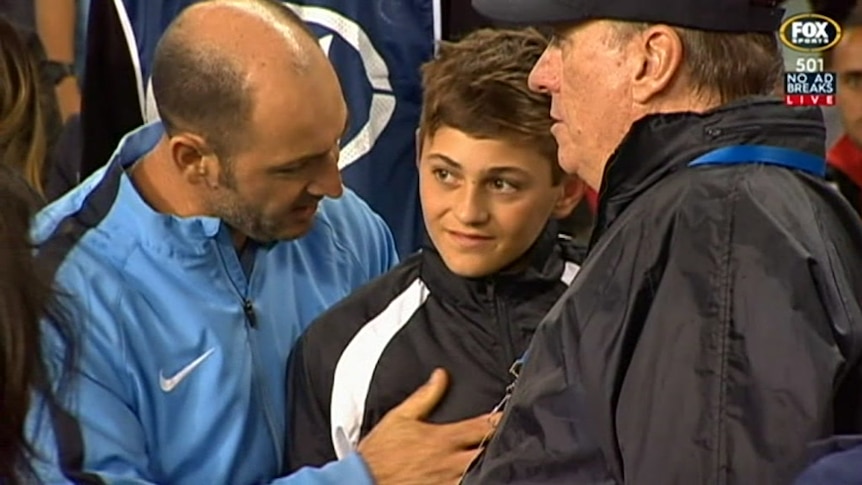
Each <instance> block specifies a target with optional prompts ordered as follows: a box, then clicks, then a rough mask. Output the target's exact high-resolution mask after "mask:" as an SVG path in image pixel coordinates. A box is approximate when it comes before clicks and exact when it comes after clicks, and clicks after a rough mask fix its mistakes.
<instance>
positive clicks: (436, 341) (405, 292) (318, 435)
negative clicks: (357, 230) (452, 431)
mask: <svg viewBox="0 0 862 485" xmlns="http://www.w3.org/2000/svg"><path fill="white" fill-rule="evenodd" d="M583 257H584V250H583V249H580V248H578V247H576V246H575V245H574V244H573V243H572V242H571V241H570V240H568V239H564V238H562V237H560V236H557V235H556V232H555V231H553V230H552V229H551V228H549V229H547V230H546V231H545V232H544V233H543V234H542V235H541V236H540V238H539V240H538V241H537V242H536V243H535V244H534V246H533V248H532V249H531V250H530V251H529V252H528V253H527V255H525V258H527V259H528V261H527V266H526V269H523V270H521V271H517V272H513V271H502V272H500V273H498V274H496V275H494V276H493V277H488V278H484V279H467V278H462V277H459V276H456V275H454V274H453V273H451V272H450V271H449V270H448V268H447V267H446V265H445V264H444V263H443V261H442V259H441V258H440V255H439V254H438V253H437V252H436V251H435V250H434V249H433V248H429V249H425V250H423V251H421V252H419V253H417V254H415V255H413V256H411V257H409V258H408V259H406V260H405V261H403V262H402V263H401V264H400V265H398V266H397V267H395V268H393V269H392V270H390V271H389V272H388V273H386V274H384V275H383V276H381V277H379V278H377V279H375V280H373V281H371V282H370V283H368V284H367V285H366V286H364V287H362V288H360V289H359V290H357V291H356V292H354V293H353V294H351V295H350V296H349V297H348V298H346V299H345V300H342V301H341V302H340V303H338V304H337V305H335V306H334V307H332V308H331V309H330V310H329V311H327V312H326V313H324V314H323V315H322V316H321V317H319V318H318V319H317V320H316V321H315V322H313V323H312V324H311V327H310V328H309V330H308V331H307V332H306V333H305V335H304V336H303V337H302V338H301V339H300V341H299V342H298V343H297V344H296V346H295V348H294V350H293V354H292V356H291V359H290V365H289V369H288V381H289V382H288V385H287V388H288V389H293V390H296V393H295V394H292V395H288V411H287V412H288V417H287V420H288V421H287V422H288V436H287V446H286V448H285V450H286V455H287V456H286V461H285V462H286V463H287V464H288V467H289V471H293V470H296V469H298V468H300V467H303V466H307V465H312V466H319V465H323V464H324V463H326V462H329V461H331V460H334V459H336V458H341V457H343V456H345V455H346V454H348V453H349V452H351V451H353V450H355V449H356V446H357V444H358V443H359V440H360V439H361V438H362V437H364V436H365V435H366V434H367V433H368V432H369V431H370V430H371V428H372V427H373V426H374V425H375V424H377V422H379V421H380V419H381V418H382V417H383V416H384V415H385V414H386V412H387V411H389V410H390V409H392V408H393V407H395V406H396V405H398V404H399V403H400V402H401V401H402V400H404V399H405V398H406V397H407V396H409V395H410V394H411V393H412V392H413V391H414V390H416V388H417V387H419V386H420V385H421V384H423V383H424V382H425V381H426V380H427V379H428V377H429V375H430V374H431V372H432V371H433V370H434V368H436V367H443V368H445V369H446V370H447V371H448V372H449V375H450V387H449V391H448V392H447V394H446V397H445V398H444V399H443V401H442V402H441V403H440V404H439V406H438V407H437V408H436V409H435V410H434V412H433V414H432V415H431V416H430V417H429V421H431V422H437V423H445V422H453V421H458V420H461V419H465V418H470V417H474V416H477V415H480V414H483V413H487V412H489V411H491V410H492V409H493V408H494V407H495V406H496V405H497V404H498V403H499V402H500V400H501V399H502V398H503V396H504V395H505V393H506V388H507V386H509V385H510V384H511V383H512V381H513V376H512V375H511V374H510V369H511V367H512V364H513V363H514V362H515V361H516V360H517V359H518V357H519V356H520V355H521V354H522V353H523V352H524V351H525V350H526V348H527V345H528V343H529V342H530V339H531V337H532V335H533V333H534V331H535V329H536V327H537V326H538V324H539V322H540V321H541V320H542V318H543V317H544V315H545V314H546V313H547V312H548V310H550V309H551V307H552V306H553V305H554V303H555V302H556V301H557V299H558V298H559V297H560V296H561V295H562V294H563V292H564V291H565V289H566V288H567V287H568V285H569V284H570V283H571V281H572V279H573V278H574V277H575V274H576V273H577V271H578V269H579V264H580V263H581V261H582V259H583ZM517 266H519V267H522V268H523V267H524V266H523V265H521V264H519V265H517Z"/></svg>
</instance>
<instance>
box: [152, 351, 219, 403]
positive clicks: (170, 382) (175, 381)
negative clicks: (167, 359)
mask: <svg viewBox="0 0 862 485" xmlns="http://www.w3.org/2000/svg"><path fill="white" fill-rule="evenodd" d="M213 352H215V348H212V349H209V350H207V351H206V352H204V354H203V355H201V356H200V357H198V358H197V359H195V360H193V361H192V363H191V364H189V365H187V366H185V367H183V369H182V370H181V371H179V372H177V373H176V374H174V375H173V376H171V377H169V378H166V377H165V376H164V374H163V373H162V372H161V371H159V386H160V387H161V388H162V390H163V391H165V392H171V391H173V390H174V389H175V388H176V387H177V386H178V385H179V383H180V382H182V381H183V379H185V378H186V377H188V375H189V374H191V373H192V372H193V371H194V370H195V369H196V368H197V367H198V366H199V365H201V364H202V363H203V361H205V360H207V357H209V356H210V355H212V353H213Z"/></svg>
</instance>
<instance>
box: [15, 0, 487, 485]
mask: <svg viewBox="0 0 862 485" xmlns="http://www.w3.org/2000/svg"><path fill="white" fill-rule="evenodd" d="M153 90H154V93H155V97H156V100H157V103H158V106H159V111H160V115H161V119H162V122H161V123H157V124H152V125H148V126H144V127H142V128H140V129H139V130H137V131H134V132H132V133H130V134H129V135H127V136H126V137H125V138H124V139H123V141H122V142H121V144H120V146H119V148H118V149H117V151H116V152H115V154H114V156H113V158H112V159H111V160H110V161H109V162H108V163H107V165H105V166H104V168H102V169H101V170H99V171H98V172H97V173H95V174H94V175H93V176H92V177H90V178H89V179H88V180H87V181H85V182H84V183H83V184H82V185H81V186H80V187H78V188H76V189H75V190H73V191H72V192H71V193H70V194H69V195H67V196H66V197H64V198H62V199H61V200H59V201H57V202H56V203H54V204H53V205H51V206H49V207H48V208H46V209H45V210H44V211H43V212H41V213H40V214H39V216H38V217H37V221H36V227H35V231H34V235H35V238H34V239H35V241H36V243H37V245H38V249H39V257H40V259H41V261H42V263H43V264H46V265H47V266H48V267H49V268H50V269H51V271H52V272H53V273H52V275H53V278H54V284H55V287H56V288H57V289H58V291H59V293H60V294H61V295H62V298H61V299H62V304H63V315H64V319H63V321H62V322H60V323H63V324H67V325H70V326H71V327H72V329H73V330H74V335H75V337H76V342H75V343H76V344H77V345H75V346H74V347H73V348H75V349H76V351H77V357H76V359H75V361H74V363H73V365H74V368H73V369H72V368H70V367H68V364H67V363H64V362H56V368H57V369H64V368H65V369H66V372H65V375H61V376H60V379H59V380H58V384H59V383H65V384H67V386H66V387H65V391H66V392H64V393H62V394H60V396H59V397H60V399H59V403H60V405H61V406H62V407H60V406H56V405H49V406H42V404H44V403H45V402H46V401H41V402H40V403H39V405H37V407H36V408H35V409H34V411H35V412H34V413H32V416H33V421H32V426H31V428H30V433H31V438H32V439H33V441H34V443H35V447H36V450H37V451H38V452H39V453H40V454H41V456H43V457H45V460H44V461H39V462H36V468H37V469H38V471H39V473H40V475H41V477H42V478H43V479H44V481H45V482H46V483H67V482H74V483H81V482H86V483H93V482H107V483H170V484H175V485H183V484H189V485H192V484H193V485H201V484H258V483H267V482H272V483H280V484H281V483H283V484H289V485H294V484H351V485H354V484H359V485H362V484H367V483H373V482H376V483H379V484H390V483H391V484H395V483H435V484H436V483H453V482H454V481H455V480H457V477H458V475H459V474H460V473H461V472H462V471H463V469H464V468H465V467H466V465H467V462H468V461H469V460H470V459H472V457H473V454H474V453H475V452H474V451H473V449H474V448H475V446H476V445H477V444H478V443H479V442H480V441H481V440H482V438H483V437H484V436H486V435H487V434H488V433H489V431H490V430H491V424H490V420H489V419H488V417H477V418H475V419H472V420H468V421H465V422H463V423H456V424H453V425H447V426H434V425H430V424H426V423H423V422H421V418H422V417H423V416H424V415H426V414H427V413H428V412H429V411H430V409H431V408H432V407H433V406H434V404H435V403H436V401H437V400H438V399H439V398H440V397H441V396H442V394H443V392H444V391H445V385H446V376H445V374H442V373H437V374H435V375H434V377H433V378H432V379H431V380H430V381H429V384H428V385H426V386H425V387H423V388H422V389H420V390H418V391H417V393H416V394H415V395H414V396H412V397H411V398H409V399H408V400H407V401H405V403H404V404H403V405H402V406H400V407H399V408H397V409H395V410H394V411H393V412H392V413H391V414H390V415H389V416H388V417H387V418H386V419H384V420H383V421H381V423H380V424H379V426H378V428H377V429H376V430H374V432H372V433H371V434H370V435H369V436H368V438H367V439H366V441H365V442H363V443H362V444H361V446H360V447H359V451H358V453H356V454H353V455H350V456H347V457H345V458H344V459H342V460H341V461H339V462H335V463H332V464H329V465H327V466H324V467H323V468H320V469H305V470H301V471H299V472H298V473H297V474H295V475H293V476H290V477H285V478H277V477H278V475H279V474H280V471H281V470H282V468H283V463H282V457H283V454H284V453H283V449H284V441H283V440H284V438H285V436H286V433H285V417H284V408H285V405H284V404H285V396H284V395H283V385H284V382H285V364H286V361H287V358H288V354H289V353H290V350H291V348H292V346H293V344H294V341H295V340H296V339H297V337H298V336H299V335H300V334H301V333H302V331H303V330H304V329H305V327H306V325H307V324H308V323H309V322H311V321H312V320H313V319H314V318H315V317H316V316H317V315H319V314H320V313H321V312H322V311H323V310H324V309H326V308H327V307H329V306H330V305H331V304H333V303H334V302H336V301H337V300H339V299H341V298H342V297H344V296H345V295H347V294H349V293H350V292H351V291H352V290H353V289H355V288H357V287H358V286H360V285H361V284H363V283H365V282H366V281H368V280H369V279H371V278H374V277H375V276H377V275H379V274H381V273H384V272H385V271H386V270H387V269H389V268H390V267H392V266H393V265H394V264H395V263H396V262H397V261H396V259H397V257H396V253H395V248H394V245H393V242H392V237H391V235H390V234H389V231H388V229H387V228H386V226H385V225H384V223H383V222H382V220H381V219H380V218H379V217H378V216H377V215H375V214H374V213H372V211H371V210H370V209H369V208H368V207H367V206H366V205H365V203H363V202H362V201H361V200H360V199H359V198H358V197H357V196H356V195H354V194H353V193H351V192H350V191H349V190H346V189H345V188H344V187H343V186H342V183H341V178H340V176H339V172H338V164H337V161H338V153H339V139H340V137H341V136H342V134H343V132H344V129H345V126H346V124H347V108H346V105H345V101H344V96H343V94H342V92H341V89H340V86H339V82H338V79H337V78H336V74H335V72H334V70H333V69H332V66H331V65H330V64H329V61H328V60H327V58H326V57H325V55H324V54H323V52H322V51H321V49H320V47H319V46H318V44H317V42H316V39H315V38H314V36H313V35H312V34H311V33H310V32H309V31H308V30H307V28H306V27H305V26H304V24H303V23H302V22H301V20H300V19H299V18H297V17H296V16H295V15H294V14H293V13H292V12H291V11H290V10H288V9H287V8H285V7H283V6H282V5H280V4H279V3H277V2H270V1H265V0H254V1H252V0H249V1H245V2H240V1H210V2H204V3H200V4H196V5H195V6H193V7H190V8H188V9H187V10H185V11H184V12H183V13H182V14H181V15H180V16H179V17H178V18H177V19H176V21H175V22H174V23H173V24H172V25H171V27H170V28H169V29H168V30H167V31H166V33H165V35H164V37H163V39H162V40H161V42H160V44H159V46H158V48H157V51H156V53H155V59H154V67H153ZM47 344H48V345H49V346H50V348H51V349H52V350H55V352H54V353H55V354H56V355H63V353H62V352H61V351H62V350H63V347H64V346H65V345H66V342H64V341H62V340H61V339H59V338H56V339H52V338H50V337H49V339H48V342H47ZM67 348H68V347H67ZM64 366H65V367H64ZM289 392H293V393H301V392H304V390H303V389H290V390H289Z"/></svg>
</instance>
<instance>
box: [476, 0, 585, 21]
mask: <svg viewBox="0 0 862 485" xmlns="http://www.w3.org/2000/svg"><path fill="white" fill-rule="evenodd" d="M473 9H474V10H476V11H477V12H479V14H481V15H483V16H485V17H488V18H490V19H492V20H499V21H501V22H507V23H512V24H521V25H538V24H555V23H560V22H572V21H576V20H580V19H581V18H582V15H580V14H579V13H578V12H577V9H575V8H572V6H571V5H566V4H565V3H564V2H561V1H560V0H473Z"/></svg>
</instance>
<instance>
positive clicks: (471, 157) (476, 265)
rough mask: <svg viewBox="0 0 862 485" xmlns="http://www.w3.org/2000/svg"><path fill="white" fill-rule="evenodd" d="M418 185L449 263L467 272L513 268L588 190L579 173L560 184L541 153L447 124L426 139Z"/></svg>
mask: <svg viewBox="0 0 862 485" xmlns="http://www.w3.org/2000/svg"><path fill="white" fill-rule="evenodd" d="M419 189H420V194H421V197H422V212H423V214H424V217H425V226H426V228H427V229H428V233H429V235H430V236H431V240H432V241H433V242H434V245H435V247H436V248H437V250H438V251H439V252H440V255H441V256H442V257H443V261H444V262H445V263H446V266H447V267H448V268H449V269H450V270H451V271H452V272H453V273H455V274H457V275H459V276H463V277H468V278H478V277H483V276H488V275H491V274H493V273H495V272H497V271H499V270H501V269H503V268H504V267H506V266H508V265H509V264H511V263H512V262H514V261H515V260H517V259H518V258H519V257H521V255H523V254H524V253H525V252H526V251H527V249H529V248H530V246H532V244H533V243H534V242H535V240H536V239H537V238H538V236H539V233H540V232H541V231H542V229H543V228H544V226H545V224H546V223H547V221H548V219H549V218H551V217H557V218H560V217H565V216H567V215H568V214H569V212H571V210H572V209H573V208H574V207H575V205H576V204H577V203H578V201H579V200H580V199H581V196H582V195H583V184H582V183H581V181H580V180H579V179H574V178H571V177H567V178H565V179H563V181H562V182H560V183H559V184H557V185H554V184H553V182H552V177H551V166H550V164H549V163H548V161H547V159H545V158H543V157H542V156H541V155H540V154H539V152H538V151H536V150H531V149H528V148H526V147H523V146H519V145H517V144H515V143H510V142H507V141H503V140H494V139H477V138H473V137H471V136H469V135H467V134H465V133H463V132H461V131H458V130H455V129H452V128H448V127H445V126H444V127H441V128H440V129H438V130H437V131H436V132H435V133H434V135H433V136H431V137H426V138H425V139H424V140H423V143H422V150H421V155H420V160H419Z"/></svg>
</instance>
